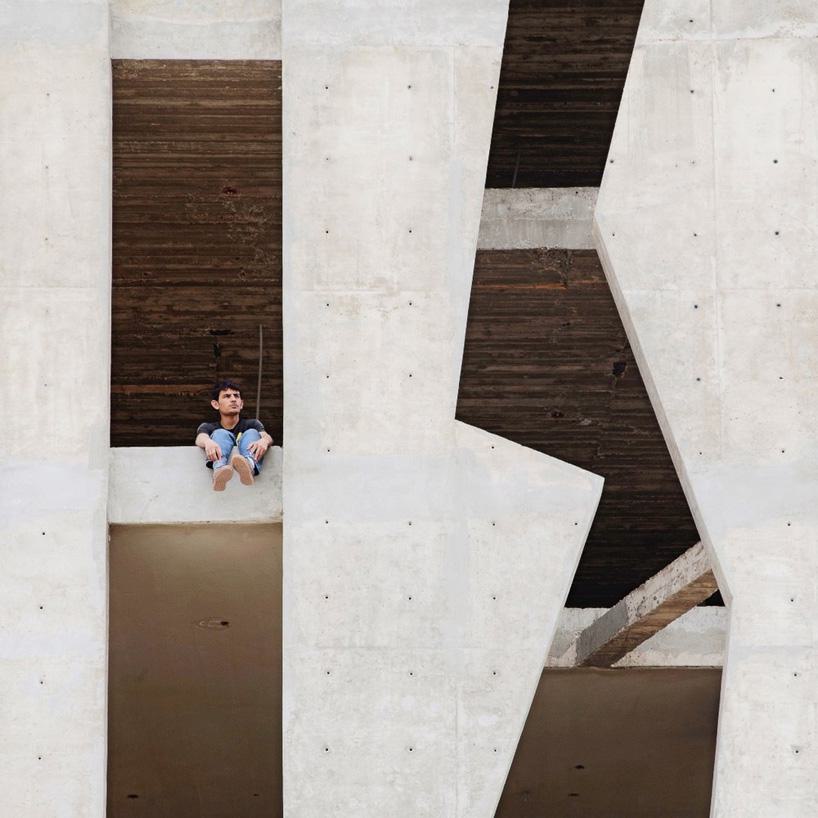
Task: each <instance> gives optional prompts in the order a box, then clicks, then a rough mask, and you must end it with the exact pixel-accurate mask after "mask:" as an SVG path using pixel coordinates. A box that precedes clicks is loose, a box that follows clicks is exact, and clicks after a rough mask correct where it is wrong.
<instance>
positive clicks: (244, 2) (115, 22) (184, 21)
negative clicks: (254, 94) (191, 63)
mask: <svg viewBox="0 0 818 818" xmlns="http://www.w3.org/2000/svg"><path fill="white" fill-rule="evenodd" d="M111 57H112V58H113V59H115V60H121V59H131V60H148V59H170V60H172V59H190V60H280V59H281V0H217V2H212V0H211V2H207V3H203V2H201V0H111Z"/></svg>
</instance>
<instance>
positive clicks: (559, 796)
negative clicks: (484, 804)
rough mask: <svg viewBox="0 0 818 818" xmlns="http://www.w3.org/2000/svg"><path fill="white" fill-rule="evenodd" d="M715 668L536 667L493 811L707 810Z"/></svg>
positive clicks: (662, 816)
mask: <svg viewBox="0 0 818 818" xmlns="http://www.w3.org/2000/svg"><path fill="white" fill-rule="evenodd" d="M720 684H721V670H720V669H719V668H622V669H615V670H597V669H591V668H571V669H566V670H545V671H544V672H543V674H542V678H541V679H540V684H539V687H538V688H537V693H536V696H535V697H534V702H533V704H532V705H531V710H530V712H529V714H528V719H527V720H526V723H525V728H524V729H523V735H522V738H521V739H520V744H519V746H518V747H517V753H516V755H515V757H514V762H513V764H512V765H511V772H510V773H509V776H508V780H507V781H506V786H505V789H504V790H503V796H502V798H501V800H500V805H499V807H498V809H497V813H496V816H495V818H546V816H548V818H707V816H708V815H709V814H710V797H711V793H712V789H713V764H714V761H715V755H716V724H717V721H718V712H719V687H720Z"/></svg>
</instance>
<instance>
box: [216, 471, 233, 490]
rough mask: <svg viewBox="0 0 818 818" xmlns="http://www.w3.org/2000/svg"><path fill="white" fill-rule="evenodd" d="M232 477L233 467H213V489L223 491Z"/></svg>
mask: <svg viewBox="0 0 818 818" xmlns="http://www.w3.org/2000/svg"><path fill="white" fill-rule="evenodd" d="M232 477H233V469H231V468H230V466H222V467H221V468H220V469H213V491H224V487H225V486H226V485H227V483H228V481H229V480H230V479H231V478H232Z"/></svg>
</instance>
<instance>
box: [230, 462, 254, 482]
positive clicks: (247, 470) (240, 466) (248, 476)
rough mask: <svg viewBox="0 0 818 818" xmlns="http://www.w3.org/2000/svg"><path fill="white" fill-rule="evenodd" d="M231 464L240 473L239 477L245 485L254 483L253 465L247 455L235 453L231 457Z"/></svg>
mask: <svg viewBox="0 0 818 818" xmlns="http://www.w3.org/2000/svg"><path fill="white" fill-rule="evenodd" d="M230 464H231V465H232V466H233V468H234V469H235V470H236V471H237V472H238V473H239V479H240V480H241V482H242V483H243V484H244V485H245V486H252V485H253V467H252V466H251V465H250V461H249V460H248V459H247V458H246V457H244V456H243V455H240V454H234V455H233V456H232V457H231V458H230Z"/></svg>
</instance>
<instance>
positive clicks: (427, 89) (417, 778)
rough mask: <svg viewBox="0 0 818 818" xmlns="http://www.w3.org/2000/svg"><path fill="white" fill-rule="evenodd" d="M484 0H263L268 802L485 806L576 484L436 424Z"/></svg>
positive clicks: (577, 493) (453, 363) (544, 462)
mask: <svg viewBox="0 0 818 818" xmlns="http://www.w3.org/2000/svg"><path fill="white" fill-rule="evenodd" d="M506 13H507V3H506V0H479V1H478V2H475V0H455V2H450V3H444V4H440V3H434V2H431V1H430V0H420V1H419V2H416V3H404V2H398V0H393V1H392V2H386V3H380V4H363V5H362V4H360V3H357V2H354V1H353V0H344V2H341V3H338V2H330V0H316V1H315V2H310V3H304V2H300V0H292V2H285V4H284V10H283V36H282V40H283V59H284V81H283V90H284V203H285V206H284V377H285V395H286V403H285V417H284V423H285V441H286V444H285V449H284V479H283V486H284V489H283V490H284V508H285V518H286V521H285V526H284V536H285V553H284V807H285V814H286V815H287V816H288V818H301V817H302V816H304V817H305V818H306V817H307V816H315V815H327V816H350V815H355V816H362V817H363V816H371V817H372V818H376V817H377V818H381V817H382V816H385V815H388V816H392V818H401V817H402V816H406V818H409V817H410V816H411V818H420V817H421V816H429V817H430V818H431V817H432V816H434V818H446V817H448V816H463V817H464V818H466V816H468V818H490V816H492V815H493V814H494V810H495V808H496V805H497V801H498V799H499V796H500V793H501V791H502V786H503V783H504V780H505V777H506V773H507V771H508V768H509V766H510V763H511V759H512V756H513V753H514V750H515V747H516V744H517V740H518V738H519V735H520V732H521V730H522V726H523V722H524V720H525V716H526V713H527V711H528V707H529V705H530V703H531V701H532V698H533V695H534V692H535V689H536V685H537V681H538V679H539V676H540V672H541V669H542V667H543V664H544V661H545V658H546V654H547V651H548V646H549V644H550V641H551V638H552V636H553V633H554V630H555V628H556V622H557V617H558V614H559V612H560V609H561V608H562V605H563V603H564V600H565V597H566V595H567V592H568V588H569V585H570V582H571V578H572V575H573V573H574V569H575V566H576V563H577V560H578V558H579V553H580V550H581V547H582V543H583V542H584V539H585V536H586V534H587V531H588V528H589V526H590V523H591V520H592V517H593V513H594V510H595V508H596V503H597V501H598V498H599V492H600V489H601V480H600V479H599V478H596V477H594V476H593V475H590V474H588V473H586V472H583V471H581V470H579V469H576V468H574V467H571V466H568V465H566V464H563V463H560V462H559V461H555V460H553V459H551V458H548V457H545V456H543V455H541V454H539V453H536V452H532V451H530V450H526V449H523V448H522V447H520V446H516V445H514V444H511V443H509V442H508V441H505V440H502V439H500V438H497V437H494V436H492V435H489V434H487V433H485V432H482V431H480V430H478V429H474V428H471V427H468V426H465V425H463V424H459V423H456V422H455V421H454V409H455V400H456V396H457V388H458V379H459V369H460V360H461V356H462V348H463V339H464V334H465V321H466V313H467V307H468V298H469V291H470V285H471V274H472V269H473V264H474V255H475V248H476V242H477V233H478V226H479V222H480V210H481V201H482V194H483V187H484V183H485V171H486V162H487V156H488V147H489V140H490V135H491V127H492V119H493V111H494V102H495V96H496V88H497V80H498V74H499V67H500V57H501V50H502V43H503V36H504V27H505V19H506Z"/></svg>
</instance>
